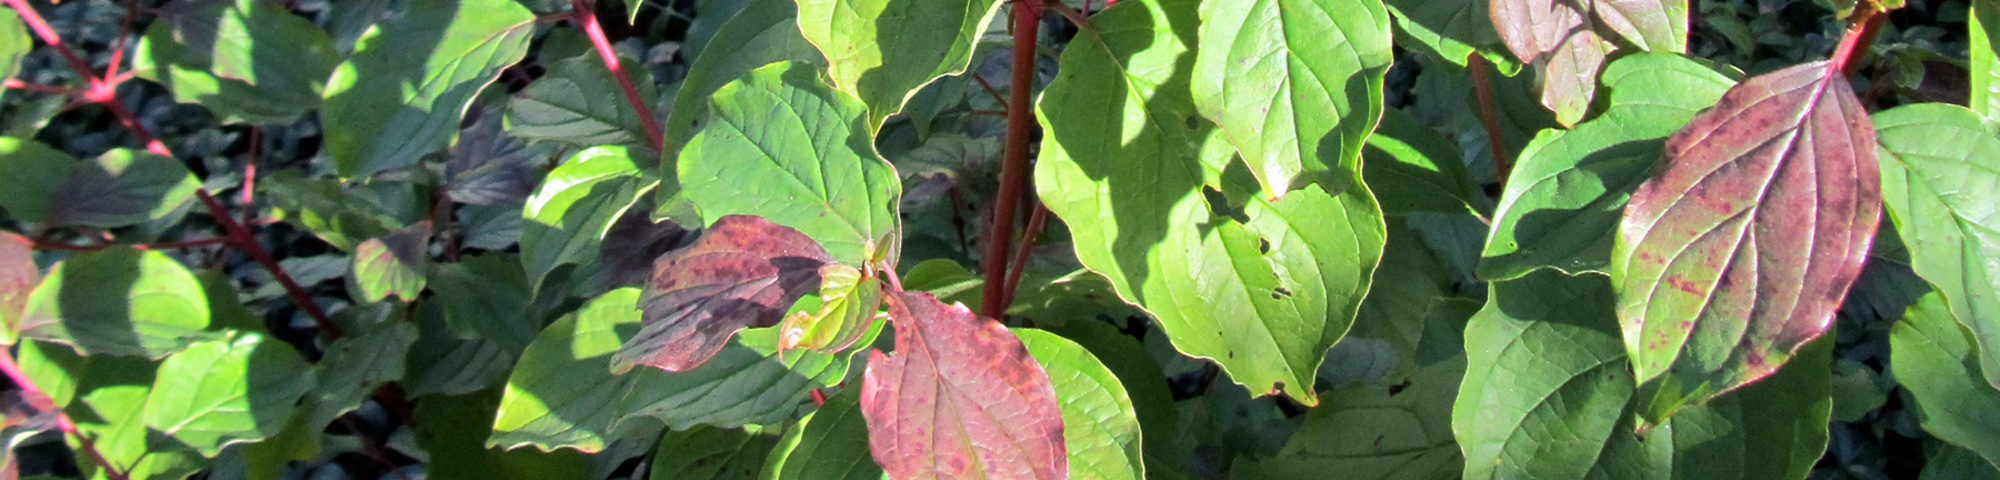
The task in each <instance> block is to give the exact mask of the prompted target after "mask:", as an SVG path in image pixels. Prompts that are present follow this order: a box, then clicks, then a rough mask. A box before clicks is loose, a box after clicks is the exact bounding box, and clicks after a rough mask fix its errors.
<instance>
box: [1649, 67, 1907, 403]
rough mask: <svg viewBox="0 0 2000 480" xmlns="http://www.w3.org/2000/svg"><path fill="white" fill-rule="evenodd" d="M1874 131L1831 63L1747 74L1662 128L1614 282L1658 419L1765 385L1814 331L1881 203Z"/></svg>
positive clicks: (1848, 276)
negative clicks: (1675, 128) (1662, 140)
mask: <svg viewBox="0 0 2000 480" xmlns="http://www.w3.org/2000/svg"><path fill="white" fill-rule="evenodd" d="M1875 156H1876V151H1875V131H1874V129H1873V128H1872V127H1871V126H1870V124H1869V120H1868V116H1867V112H1866V110H1864V109H1863V108H1862V107H1861V103H1860V102H1859V101H1858V100H1856V99H1855V97H1854V92H1853V90H1851V89H1850V88H1849V86H1848V84H1847V80H1846V79H1845V78H1844V77H1842V76H1841V75H1840V74H1839V72H1838V71H1837V70H1834V69H1831V68H1830V67H1829V64H1828V63H1825V62H1820V63H1813V64H1806V65H1800V66H1797V67H1792V68H1788V69H1785V70H1780V71H1777V72H1773V73H1770V74H1766V75H1762V76H1759V77H1756V78H1752V79H1750V80H1748V81H1745V82H1743V83H1742V84H1739V85H1737V86H1736V87H1734V88H1731V89H1730V90H1729V92H1728V93H1726V94H1723V96H1722V99H1721V100H1720V101H1719V102H1718V103H1717V104H1716V106H1715V107H1713V108H1711V109H1709V110H1708V111H1707V112H1703V113H1702V114H1701V115H1699V116H1696V117H1695V119H1694V120H1693V121H1691V122H1689V124H1688V126H1687V127H1686V128H1683V129H1681V131H1680V132H1678V133H1675V134H1674V135H1673V136H1672V137H1670V138H1668V140H1667V146H1666V153H1665V154H1664V158H1663V159H1662V160H1661V168H1660V169H1658V170H1657V171H1655V172H1654V174H1653V176H1652V178H1651V179H1649V180H1647V181H1646V183H1645V184H1643V185H1641V186H1640V187H1639V189H1638V190H1637V191H1635V192H1633V194H1632V199H1631V202H1630V203H1629V204H1628V205H1627V206H1626V208H1625V218H1624V221H1623V223H1622V224H1621V225H1620V229H1619V238H1618V241H1617V244H1616V246H1615V247H1614V249H1613V254H1612V265H1611V276H1612V278H1613V279H1614V282H1615V283H1616V284H1617V287H1618V317H1619V319H1620V320H1621V322H1622V327H1623V330H1624V337H1625V348H1626V351H1627V352H1628V353H1629V354H1630V356H1631V358H1632V365H1633V372H1634V373H1635V374H1636V376H1637V380H1638V381H1639V382H1640V383H1641V384H1646V383H1647V382H1655V381H1657V382H1658V383H1657V384H1653V385H1650V386H1648V387H1647V388H1646V390H1647V394H1651V395H1653V396H1652V397H1651V398H1650V399H1648V400H1646V401H1650V402H1652V406H1651V407H1649V408H1646V409H1643V410H1642V411H1641V412H1642V414H1644V415H1645V416H1646V419H1647V420H1648V421H1651V422H1658V421H1660V420H1663V419H1665V418H1666V416H1667V415H1671V414H1672V413H1673V411H1674V410H1676V409H1679V408H1680V407H1681V406H1682V405H1684V404H1687V403H1700V402H1703V401H1706V400H1707V399H1710V398H1714V397H1716V396H1718V395H1721V394H1723V393H1726V392H1729V391H1731V390H1734V389H1736V388H1738V387H1741V386H1743V385H1746V384H1749V383H1751V382H1755V381H1758V380H1760V379H1763V378H1764V377H1766V376H1769V375H1770V374H1771V372H1773V371H1776V370H1777V369H1778V367H1779V366H1781V365H1784V363H1785V361H1786V360H1787V359H1788V358H1790V357H1791V356H1792V355H1793V354H1794V352H1795V351H1797V350H1798V348H1799V346H1800V345H1804V344H1805V343H1806V342H1807V341H1809V340H1812V339H1813V338H1816V337H1818V336H1819V335H1820V334H1821V333H1824V332H1826V329H1827V326H1828V324H1829V322H1830V321H1831V320H1832V318H1833V313H1834V310H1835V309H1837V308H1839V306H1840V303H1841V300H1842V299H1843V298H1845V297H1846V295H1847V288H1848V286H1849V285H1852V284H1853V283H1854V279H1855V278H1856V277H1857V276H1859V275H1860V273H1861V264H1862V262H1863V261H1864V260H1865V259H1866V258H1867V253H1868V248H1869V245H1870V243H1871V242H1872V241H1873V240H1874V237H1875V227H1876V224H1877V222H1878V221H1879V220H1880V214H1881V210H1882V190H1881V181H1880V178H1879V177H1880V172H1879V169H1878V166H1877V164H1876V161H1875Z"/></svg>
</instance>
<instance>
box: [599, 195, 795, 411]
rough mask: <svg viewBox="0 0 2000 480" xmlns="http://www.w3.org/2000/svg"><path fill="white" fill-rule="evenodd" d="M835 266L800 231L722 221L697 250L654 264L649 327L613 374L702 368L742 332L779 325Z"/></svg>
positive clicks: (744, 219)
mask: <svg viewBox="0 0 2000 480" xmlns="http://www.w3.org/2000/svg"><path fill="white" fill-rule="evenodd" d="M830 261H831V259H828V258H827V256H826V251H825V250H821V249H820V247H819V245H818V244H816V243H813V241H812V239H810V238H806V236H805V235H802V234H800V233H799V232H798V231H797V230H792V229H790V228H785V227H782V226H778V225H774V224H772V223H771V222H768V221H765V220H764V219H762V218H757V217H751V216H742V215H734V216H728V217H723V218H721V219H719V220H716V222H715V224H714V225H710V226H709V227H708V230H707V231H705V232H702V234H701V238H700V239H698V240H695V242H694V245H691V246H688V247H687V248H683V249H680V250H675V251H673V252H670V253H668V254H667V255H666V256H663V257H660V259H659V260H656V261H654V262H653V279H652V281H651V282H649V283H647V284H646V295H645V297H644V298H641V299H640V300H639V308H640V309H642V310H644V311H645V321H644V322H642V323H641V324H640V329H639V334H638V335H636V336H633V337H632V338H631V339H630V340H626V341H625V343H624V345H622V346H620V347H619V348H618V354H617V355H613V356H612V357H611V370H612V371H613V372H617V373H624V372H626V371H628V370H631V369H632V366H633V365H645V366H649V367H653V368H658V369H661V370H665V371H668V372H680V371H686V370H689V369H692V368H694V367H696V366H699V365H701V363H702V362H704V361H707V360H708V359H709V357H713V356H715V352H718V351H721V350H722V346H723V345H724V344H727V343H728V342H729V337H730V336H732V335H735V334H736V331H737V330H742V329H744V328H748V327H768V326H771V325H776V324H778V322H779V320H782V319H783V318H784V315H785V310H786V309H787V308H790V307H791V305H792V302H795V301H798V299H799V297H800V296H804V295H805V294H807V293H811V292H812V291H813V289H815V288H818V287H819V268H820V266H822V265H826V264H827V263H828V262H830Z"/></svg>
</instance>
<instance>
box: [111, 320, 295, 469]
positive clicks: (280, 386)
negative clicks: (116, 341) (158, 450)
mask: <svg viewBox="0 0 2000 480" xmlns="http://www.w3.org/2000/svg"><path fill="white" fill-rule="evenodd" d="M312 388H313V379H312V376H311V375H309V374H308V373H307V368H306V362H305V359H304V358H302V357H300V356H299V353H298V351H296V350H293V349H292V346H291V345H287V344H285V343H284V342H282V341H277V340H270V339H267V338H265V337H264V336H263V335H259V334H255V333H251V334H243V335H239V336H236V337H234V338H229V339H223V340H213V341H208V342H202V343H197V344H194V345H192V346H189V347H188V349H187V350H185V351H182V352H181V353H177V354H174V356H172V357H167V360H166V361H165V362H162V363H161V364H160V372H159V378H158V379H156V380H154V383H153V391H152V394H151V395H150V396H149V397H148V398H147V399H146V427H148V428H151V429H154V430H158V431H159V432H160V433H162V434H166V435H168V436H171V437H173V438H174V439H176V440H180V441H181V442H183V443H186V444H188V445H189V446H192V447H194V448H195V449H196V450H199V451H200V452H201V454H202V455H204V456H208V457H211V458H212V457H214V456H215V455H216V454H218V453H221V451H222V447H225V446H229V445H230V444H232V443H239V442H247V441H256V440H262V439H264V438H266V437H270V436H271V435H275V434H277V433H278V432H279V431H280V430H283V429H284V427H285V423H286V422H289V421H291V418H292V415H293V413H294V411H295V410H296V409H295V408H294V404H295V403H296V402H298V400H299V397H300V396H301V395H304V394H305V393H306V392H307V391H308V390H310V389H312Z"/></svg>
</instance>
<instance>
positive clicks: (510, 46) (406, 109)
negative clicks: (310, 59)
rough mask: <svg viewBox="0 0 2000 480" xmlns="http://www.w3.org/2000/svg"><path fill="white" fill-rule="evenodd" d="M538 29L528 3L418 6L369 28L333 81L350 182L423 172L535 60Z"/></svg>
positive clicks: (330, 112)
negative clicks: (507, 77) (489, 89)
mask: <svg viewBox="0 0 2000 480" xmlns="http://www.w3.org/2000/svg"><path fill="white" fill-rule="evenodd" d="M534 27H535V15H534V13H533V12H529V11H528V9H527V8H526V7H523V6H521V4H520V3H519V2H512V1H507V0H417V1H412V2H410V5H409V8H408V9H407V10H405V11H404V12H403V13H402V15H400V16H397V17H396V18H394V19H392V20H389V21H386V22H384V23H382V24H380V25H377V26H375V27H373V28H371V29H369V32H368V33H367V34H364V35H362V37H361V41H360V44H359V45H358V46H356V47H355V50H354V56H353V57H350V58H348V59H347V61H346V62H344V63H341V64H340V67H339V68H337V69H335V70H334V71H333V76H332V77H331V78H329V79H327V82H326V83H327V87H326V106H325V107H324V108H323V109H322V110H321V111H320V123H321V124H322V125H325V126H326V127H325V128H326V153H327V155H329V156H332V157H333V162H334V165H335V166H336V167H338V169H339V170H340V176H341V178H346V179H355V178H362V177H367V176H369V175H372V174H374V173H375V172H379V171H382V170H389V169H395V168H403V167H408V166H411V165H415V164H416V163H417V159H418V158H420V157H422V156H424V155H425V154H428V153H430V152H432V151H435V150H437V149H439V148H444V146H445V145H446V144H448V143H450V141H451V135H452V133H454V132H457V131H458V126H459V120H460V118H461V117H462V116H463V115H464V114H465V109H466V106H467V105H468V104H470V102H471V101H472V97H473V96H475V95H477V94H478V93H479V91H480V90H481V89H484V88H486V84H489V83H493V80H494V79H496V78H499V76H500V70H501V69H503V68H506V67H508V66H510V65H513V64H514V63H515V62H519V61H521V58H522V57H523V56H526V55H527V52H528V41H529V39H530V37H531V36H532V34H533V33H534ZM364 79H365V81H364Z"/></svg>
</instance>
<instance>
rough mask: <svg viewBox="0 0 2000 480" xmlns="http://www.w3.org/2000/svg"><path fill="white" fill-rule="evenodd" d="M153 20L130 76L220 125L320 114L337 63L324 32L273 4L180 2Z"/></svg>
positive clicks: (224, 0) (212, 0)
mask: <svg viewBox="0 0 2000 480" xmlns="http://www.w3.org/2000/svg"><path fill="white" fill-rule="evenodd" d="M156 12H157V13H158V14H159V17H158V19H157V20H155V21H154V22H153V24H152V26H151V27H149V28H147V29H146V34H145V36H143V37H141V38H140V40H139V44H138V47H137V48H136V49H135V50H134V52H136V53H135V54H134V55H133V57H132V71H133V74H134V75H136V76H138V77H140V78H145V79H148V80H153V81H156V82H159V83H161V84H163V85H166V86H167V89H168V90H170V91H172V92H173V94H174V100H175V101H178V102H181V103H194V104H200V105H201V106H202V107H203V108H206V109H208V110H209V111H211V112H214V113H215V114H217V115H218V116H221V117H223V120H224V121H226V122H230V123H237V122H245V123H258V124H273V123H276V124H287V123H291V122H294V121H297V120H298V118H299V116H300V115H303V114H305V113H306V112H310V111H312V110H313V109H314V108H317V107H319V104H320V93H321V91H322V90H323V89H324V88H325V86H326V80H327V76H328V75H329V74H331V73H333V69H334V66H335V65H338V64H339V63H340V53H339V52H337V51H335V50H334V45H333V39H332V38H331V37H329V36H328V35H327V33H326V32H325V31H324V30H320V29H319V27H318V26H315V25H313V23H312V22H311V21H310V20H307V19H305V18H303V17H300V16H298V15H293V14H292V12H289V11H286V10H285V8H284V7H283V6H280V5H277V4H273V3H269V2H258V1H254V0H179V1H175V2H170V3H168V4H166V5H163V6H161V7H160V8H159V9H158V10H156Z"/></svg>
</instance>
